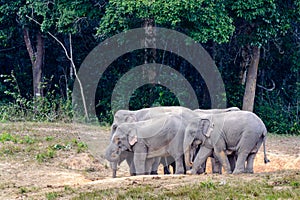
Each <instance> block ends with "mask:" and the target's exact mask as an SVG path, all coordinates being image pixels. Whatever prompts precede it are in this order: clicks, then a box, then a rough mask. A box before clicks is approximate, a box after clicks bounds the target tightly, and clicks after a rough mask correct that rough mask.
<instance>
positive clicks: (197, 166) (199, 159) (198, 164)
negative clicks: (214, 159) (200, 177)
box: [191, 147, 212, 174]
mask: <svg viewBox="0 0 300 200" xmlns="http://www.w3.org/2000/svg"><path fill="white" fill-rule="evenodd" d="M211 154H212V149H209V148H206V147H201V148H200V150H199V152H198V154H197V155H196V158H195V160H194V163H193V167H192V171H191V173H192V174H198V172H201V170H202V171H204V169H203V164H204V163H205V162H206V160H207V158H208V157H209V156H210V155H211Z"/></svg>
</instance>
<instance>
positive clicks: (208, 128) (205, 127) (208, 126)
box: [200, 119, 214, 137]
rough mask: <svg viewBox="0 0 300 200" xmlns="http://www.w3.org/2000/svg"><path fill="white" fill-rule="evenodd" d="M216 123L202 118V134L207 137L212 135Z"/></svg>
mask: <svg viewBox="0 0 300 200" xmlns="http://www.w3.org/2000/svg"><path fill="white" fill-rule="evenodd" d="M213 127H214V124H213V123H211V121H210V120H209V119H202V120H201V123H200V130H202V134H203V135H205V136H206V137H210V135H211V132H212V131H213Z"/></svg>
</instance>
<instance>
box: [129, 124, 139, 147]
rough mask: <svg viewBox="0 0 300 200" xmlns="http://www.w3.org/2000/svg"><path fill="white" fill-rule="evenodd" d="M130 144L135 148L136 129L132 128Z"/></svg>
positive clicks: (130, 130)
mask: <svg viewBox="0 0 300 200" xmlns="http://www.w3.org/2000/svg"><path fill="white" fill-rule="evenodd" d="M128 142H129V145H130V146H133V145H134V144H135V143H136V142H137V131H136V129H135V128H130V129H129V131H128Z"/></svg>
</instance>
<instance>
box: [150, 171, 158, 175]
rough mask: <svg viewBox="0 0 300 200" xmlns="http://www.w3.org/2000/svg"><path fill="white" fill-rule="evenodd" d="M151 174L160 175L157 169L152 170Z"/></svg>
mask: <svg viewBox="0 0 300 200" xmlns="http://www.w3.org/2000/svg"><path fill="white" fill-rule="evenodd" d="M150 174H151V175H158V173H157V171H151V173H150Z"/></svg>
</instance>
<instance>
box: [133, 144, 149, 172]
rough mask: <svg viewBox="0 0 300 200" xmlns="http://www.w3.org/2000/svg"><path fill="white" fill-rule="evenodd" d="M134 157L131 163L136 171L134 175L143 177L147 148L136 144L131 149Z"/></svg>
mask: <svg viewBox="0 0 300 200" xmlns="http://www.w3.org/2000/svg"><path fill="white" fill-rule="evenodd" d="M133 151H134V155H133V162H134V167H135V170H136V175H144V174H145V173H146V171H145V164H146V157H147V147H146V146H145V145H144V144H142V143H136V144H135V145H134V147H133Z"/></svg>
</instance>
